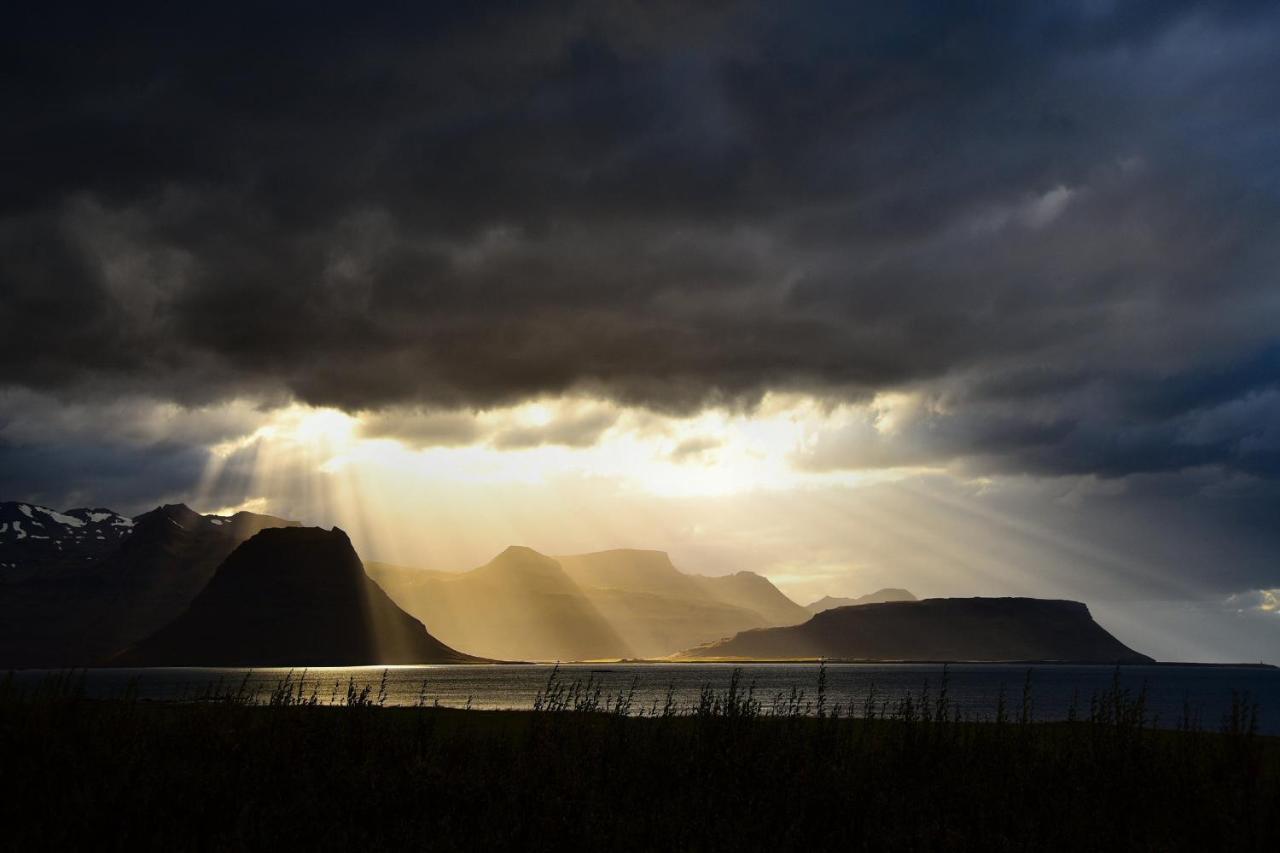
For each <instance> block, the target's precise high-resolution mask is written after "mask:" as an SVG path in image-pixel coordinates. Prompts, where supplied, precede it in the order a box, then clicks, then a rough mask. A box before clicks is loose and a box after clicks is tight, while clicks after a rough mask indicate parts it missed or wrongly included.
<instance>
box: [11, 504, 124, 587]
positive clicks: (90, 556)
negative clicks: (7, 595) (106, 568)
mask: <svg viewBox="0 0 1280 853" xmlns="http://www.w3.org/2000/svg"><path fill="white" fill-rule="evenodd" d="M132 532H133V519H131V518H125V517H124V516H122V515H119V514H117V513H115V512H113V511H111V510H109V509H88V508H80V509H69V510H67V511H66V512H58V511H57V510H52V509H49V508H48V507H44V506H40V505H39V504H31V503H18V502H11V501H6V502H0V583H15V582H20V581H23V580H26V579H27V578H31V577H47V576H49V575H51V574H53V575H56V574H61V573H64V572H67V571H74V570H76V569H82V568H84V567H85V566H86V564H88V563H90V562H92V561H93V560H96V559H98V558H100V557H101V556H102V555H104V554H106V553H108V552H110V551H111V550H112V549H113V548H115V547H116V546H117V545H119V544H120V542H121V540H123V539H124V538H125V537H126V536H128V535H129V534H130V533H132Z"/></svg>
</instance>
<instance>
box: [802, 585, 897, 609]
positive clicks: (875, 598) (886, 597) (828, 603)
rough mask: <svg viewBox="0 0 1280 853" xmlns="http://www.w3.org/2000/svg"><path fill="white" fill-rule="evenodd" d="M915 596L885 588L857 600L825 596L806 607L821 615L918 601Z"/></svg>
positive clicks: (892, 588) (861, 596)
mask: <svg viewBox="0 0 1280 853" xmlns="http://www.w3.org/2000/svg"><path fill="white" fill-rule="evenodd" d="M918 600H919V599H917V598H916V597H915V596H914V595H912V594H911V593H910V592H908V591H907V590H905V589H896V588H894V587H885V588H884V589H878V590H876V591H875V592H869V593H867V594H866V595H860V596H858V597H857V598H840V597H838V596H834V595H824V596H823V597H822V598H819V599H818V600H817V601H814V602H812V603H811V604H808V605H806V606H805V609H806V610H808V611H809V612H810V613H821V612H822V611H824V610H833V609H835V608H837V607H853V606H854V605H857V604H882V603H884V602H886V601H918Z"/></svg>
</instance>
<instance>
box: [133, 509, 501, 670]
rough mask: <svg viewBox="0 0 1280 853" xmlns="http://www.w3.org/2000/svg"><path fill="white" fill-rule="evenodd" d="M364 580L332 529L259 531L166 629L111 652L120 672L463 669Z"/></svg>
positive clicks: (461, 657)
mask: <svg viewBox="0 0 1280 853" xmlns="http://www.w3.org/2000/svg"><path fill="white" fill-rule="evenodd" d="M476 660H477V659H476V658H472V657H470V656H469V655H465V654H462V653H460V652H458V651H455V650H454V649H452V648H450V647H448V646H446V645H445V644H444V643H441V642H440V641H439V640H437V639H436V638H435V637H433V636H431V635H430V634H429V633H427V630H426V628H425V627H424V626H423V624H422V623H421V622H419V621H418V620H417V619H414V618H413V617H412V616H410V615H409V614H407V613H405V612H404V611H403V610H401V609H400V608H399V607H397V606H396V605H395V603H394V602H392V601H391V599H390V598H388V597H387V595H386V593H384V592H383V591H382V589H381V587H379V586H378V585H377V584H376V583H374V582H373V581H372V580H371V579H370V578H369V577H368V575H366V574H365V571H364V566H363V565H362V564H361V562H360V558H359V557H358V556H356V552H355V550H354V549H353V548H352V547H351V541H350V540H349V539H348V538H347V535H346V534H345V533H343V532H342V531H341V530H339V529H337V528H334V529H333V530H322V529H320V528H315V527H298V528H288V529H275V530H264V531H262V532H260V533H258V534H257V535H256V536H254V537H253V538H251V539H249V540H248V541H247V542H245V543H244V544H242V545H240V546H239V547H238V548H236V550H235V551H234V552H233V553H232V554H231V556H229V557H228V558H227V559H226V561H225V562H223V563H222V565H221V566H219V567H218V570H217V572H216V573H215V574H214V576H213V579H212V580H211V581H209V584H208V586H206V587H205V588H204V590H202V591H201V592H200V594H199V595H197V596H196V597H195V599H194V600H193V601H192V602H191V606H190V607H189V608H187V610H186V611H185V612H184V613H183V614H182V615H180V616H179V617H178V618H177V619H175V620H174V621H173V622H172V623H170V624H169V625H166V626H165V627H164V628H161V629H160V630H159V631H157V632H156V633H155V634H153V635H151V636H149V637H147V638H146V639H144V640H142V641H141V642H139V643H137V644H136V645H134V646H133V647H132V648H130V649H128V650H126V651H125V652H123V653H122V654H120V655H118V656H116V658H115V659H114V660H113V663H115V664H118V665H122V666H126V665H127V666H325V665H329V666H359V665H365V664H415V663H463V662H474V661H476Z"/></svg>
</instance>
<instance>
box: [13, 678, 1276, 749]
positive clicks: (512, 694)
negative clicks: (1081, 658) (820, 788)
mask: <svg viewBox="0 0 1280 853" xmlns="http://www.w3.org/2000/svg"><path fill="white" fill-rule="evenodd" d="M735 669H737V670H739V679H738V689H739V691H740V692H745V691H748V690H749V691H751V694H752V696H753V698H754V699H755V700H757V701H759V702H761V703H762V704H763V706H764V708H765V710H766V712H767V711H768V710H769V709H770V708H771V707H772V706H773V705H774V704H775V703H776V702H778V701H779V700H781V701H783V702H785V701H787V700H788V699H789V698H791V697H792V696H793V695H794V696H795V697H796V698H797V699H798V700H799V702H800V704H801V706H802V707H804V708H806V709H807V710H808V711H809V712H814V711H816V701H817V695H818V679H819V667H818V665H817V664H809V663H806V664H796V663H743V664H730V663H714V664H655V663H610V664H563V665H560V666H559V667H558V670H557V672H556V675H555V677H556V678H557V679H558V680H559V681H560V682H562V683H566V684H568V683H572V682H574V681H575V680H576V681H578V682H580V683H582V684H583V685H585V684H586V683H587V682H588V681H590V683H591V685H592V689H593V691H594V689H595V688H596V687H599V688H600V690H601V700H602V703H606V704H607V703H610V702H611V701H612V700H614V699H616V698H617V697H618V696H619V695H624V696H625V695H629V696H630V697H631V701H630V711H631V713H636V714H638V713H641V712H645V713H649V712H652V711H653V710H655V709H656V710H658V711H661V709H662V708H663V706H664V705H665V704H666V702H667V700H668V696H670V697H671V699H672V701H673V702H674V703H675V705H676V706H677V707H678V708H681V709H686V710H687V709H690V708H692V707H694V706H696V704H697V702H698V699H699V696H700V695H701V693H702V690H703V688H704V687H709V688H711V689H712V690H715V691H719V692H722V693H723V691H725V690H726V689H727V688H728V686H729V683H730V680H731V678H732V677H733V673H734V670H735ZM552 670H553V666H552V665H549V664H548V665H542V664H532V665H531V664H523V665H514V664H513V665H505V664H497V665H481V666H460V665H437V666H393V667H311V668H303V667H298V668H296V669H293V670H290V669H284V668H269V669H253V670H250V669H240V668H205V667H174V668H148V669H90V670H87V671H86V672H84V673H83V678H84V688H85V690H86V692H87V693H88V694H89V695H90V696H94V697H109V696H119V695H132V696H136V697H138V698H140V699H145V700H156V701H200V700H201V699H204V698H206V697H208V696H209V695H210V694H211V693H223V694H226V693H241V694H242V695H245V696H247V697H249V698H250V699H251V700H254V701H260V702H265V701H267V700H268V699H269V698H270V695H271V693H272V691H273V690H274V689H275V688H276V687H277V686H278V685H279V684H280V683H281V680H282V679H284V678H286V677H288V678H290V680H291V681H292V683H293V684H294V685H295V687H294V693H295V695H298V693H299V688H298V687H297V685H298V684H301V689H300V690H301V695H302V697H303V698H304V699H309V698H310V697H311V696H312V695H314V696H315V697H316V699H317V701H319V702H321V703H326V704H327V703H339V704H340V703H342V702H344V701H346V698H347V692H348V687H349V686H350V687H351V688H352V689H354V690H355V691H356V692H357V693H359V692H360V691H362V690H364V688H365V687H368V688H369V698H370V699H372V700H373V701H379V700H381V701H383V702H384V704H386V705H419V704H425V705H437V704H438V705H441V706H446V707H453V708H472V709H476V710H496V709H527V708H532V707H533V705H534V701H535V697H536V696H537V695H538V693H539V692H540V691H545V690H546V687H547V682H548V679H549V678H550V677H551V675H552ZM47 677H49V673H48V672H42V671H39V670H25V671H20V672H18V673H15V674H14V678H15V681H16V684H17V685H18V686H19V687H30V686H34V685H35V684H38V683H39V682H40V681H41V680H42V679H45V678H47ZM76 677H77V678H79V677H80V674H79V673H77V675H76ZM825 679H826V688H825V705H826V708H827V709H828V710H831V709H832V708H833V707H834V706H836V705H839V706H841V708H842V709H844V711H845V712H846V713H847V712H848V711H849V709H852V710H853V712H854V713H855V714H858V715H862V714H863V713H865V711H866V710H867V709H868V708H869V707H874V708H875V709H876V710H877V711H880V710H882V709H885V708H887V709H888V710H889V711H892V710H893V708H894V707H895V706H896V704H897V703H898V702H899V701H900V700H901V699H903V698H904V697H906V696H908V695H910V696H912V697H913V699H917V700H918V699H920V698H921V696H922V695H925V694H927V696H928V701H929V703H930V705H931V707H932V705H933V703H934V702H936V700H937V698H938V694H939V691H940V690H942V688H943V686H944V683H945V686H946V691H947V699H948V703H949V707H950V708H952V709H953V712H954V710H956V709H958V710H959V712H960V713H961V714H962V715H964V716H966V717H971V718H976V719H984V718H985V719H991V718H994V717H995V716H996V714H997V709H998V707H999V706H1000V705H1001V704H1002V703H1003V705H1004V706H1005V708H1006V709H1007V713H1008V714H1009V716H1011V717H1013V718H1016V717H1018V716H1019V715H1020V714H1021V713H1022V708H1023V697H1024V692H1025V694H1026V695H1027V696H1029V697H1030V702H1029V711H1030V714H1031V716H1032V718H1033V719H1035V720H1041V721H1049V720H1063V719H1067V718H1068V717H1069V716H1070V715H1071V713H1072V708H1073V707H1074V708H1075V713H1076V715H1077V716H1081V717H1084V716H1087V715H1088V713H1089V707H1090V702H1091V699H1092V698H1093V697H1095V696H1101V695H1102V694H1103V693H1104V692H1105V691H1108V690H1111V689H1113V688H1114V687H1116V686H1117V684H1118V686H1119V688H1120V689H1122V690H1128V691H1130V698H1136V697H1137V696H1138V694H1139V693H1142V694H1143V695H1144V697H1145V702H1146V709H1147V712H1148V714H1149V715H1150V716H1151V717H1153V718H1154V724H1155V725H1158V726H1163V727H1176V726H1179V725H1181V724H1182V723H1183V722H1184V721H1185V720H1187V719H1188V715H1190V718H1191V720H1192V722H1194V723H1195V724H1197V725H1199V726H1200V727H1202V728H1206V729H1214V728H1218V727H1219V726H1220V725H1221V724H1222V722H1223V719H1224V716H1225V715H1226V714H1228V713H1229V711H1230V709H1231V707H1232V704H1233V701H1235V700H1236V697H1239V698H1241V699H1242V700H1243V701H1245V702H1247V703H1250V704H1255V703H1256V705H1257V706H1258V730H1259V731H1260V732H1262V733H1266V734H1280V670H1277V669H1273V668H1267V667H1249V666H1194V665H1176V664H1163V665H1157V666H1122V667H1113V666H1083V665H1045V664H1036V665H1027V664H972V663H956V664H949V665H947V666H946V667H945V670H944V667H943V665H942V664H924V663H900V664H894V663H874V664H872V663H831V664H827V666H826V673H825ZM793 691H794V694H793Z"/></svg>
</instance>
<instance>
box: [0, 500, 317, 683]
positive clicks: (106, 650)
mask: <svg viewBox="0 0 1280 853" xmlns="http://www.w3.org/2000/svg"><path fill="white" fill-rule="evenodd" d="M5 506H15V507H17V508H18V509H17V511H18V512H19V513H20V514H21V515H22V517H24V518H25V517H27V512H31V513H32V514H33V515H37V516H40V517H41V518H42V520H43V521H44V522H45V524H44V527H45V529H47V530H50V540H48V541H62V542H64V543H66V544H64V548H63V549H62V550H64V551H67V550H70V549H71V548H73V547H74V546H75V539H77V538H84V536H82V535H81V536H78V535H77V534H83V533H84V531H86V530H91V529H92V528H90V526H89V525H90V524H91V523H101V524H106V525H108V526H110V527H114V528H117V529H119V530H120V531H122V532H120V533H119V534H118V535H115V536H113V537H111V538H107V534H104V538H103V540H102V541H101V542H100V541H99V540H98V539H97V538H96V536H95V537H93V540H92V550H91V551H89V552H85V553H81V554H78V555H76V558H74V559H70V560H63V559H54V558H52V557H50V556H49V555H48V553H47V552H42V553H38V554H34V555H28V556H29V559H28V560H27V561H26V562H23V563H20V564H19V566H20V571H19V574H20V575H21V578H22V579H21V580H17V581H15V582H12V583H8V584H5V585H3V587H0V666H10V667H61V666H86V665H90V664H94V663H99V662H101V661H102V660H103V659H104V658H106V657H107V656H109V655H111V654H114V653H115V652H118V651H120V650H121V649H122V648H124V647H125V646H127V645H128V644H129V643H132V642H134V641H136V640H138V639H139V638H140V637H143V636H146V635H147V634H149V633H151V632H152V631H155V630H156V629H158V628H159V627H161V626H162V625H164V624H166V623H168V622H169V621H170V620H172V619H173V618H174V617H176V616H177V615H178V614H179V613H181V612H182V611H183V609H185V608H186V606H187V605H188V604H190V603H191V600H192V599H193V598H195V596H196V594H197V593H199V592H200V590H201V589H203V588H204V586H205V584H207V583H208V582H209V579H210V578H211V577H212V576H213V572H214V570H215V569H216V568H217V566H218V564H219V563H221V562H222V561H223V560H224V559H226V557H227V556H228V555H229V554H230V553H231V552H232V551H233V550H235V548H236V546H237V545H239V544H240V543H241V542H243V541H244V540H245V539H247V538H248V537H250V536H252V535H253V534H254V533H256V532H258V531H259V530H262V529H264V528H268V527H283V526H289V525H296V524H297V522H295V521H286V520H284V519H280V518H275V517H273V516H268V515H257V514H254V513H247V512H242V513H237V514H235V515H233V516H229V517H222V516H204V515H200V514H199V513H196V512H194V511H192V510H191V509H190V508H188V507H186V506H184V505H182V504H171V505H168V506H163V507H157V508H156V509H154V510H152V511H150V512H147V513H143V514H142V515H139V516H137V517H136V518H134V519H124V518H123V517H122V516H119V515H118V514H115V513H111V512H110V510H70V511H68V512H67V513H52V512H51V511H50V513H49V514H46V513H44V512H43V511H40V512H38V511H37V509H36V508H33V507H30V506H29V505H21V504H17V505H5ZM22 506H28V509H27V510H23V509H22V508H21V507H22ZM108 514H109V515H108ZM56 516H63V519H59V518H57V517H56ZM95 516H97V517H99V518H98V519H97V521H96V522H95V521H94V517H95ZM65 518H76V519H78V520H81V521H82V522H83V526H82V527H77V526H75V525H74V524H71V523H70V522H67V521H65V520H64V519H65ZM126 522H127V523H126ZM19 524H20V527H19V529H20V530H21V531H25V532H28V534H29V533H30V530H31V529H32V528H31V527H28V526H26V525H21V522H19ZM55 524H56V525H57V527H53V526H52V525H55ZM8 530H9V532H12V530H13V528H12V526H10V527H9V528H8ZM55 533H56V534H57V539H55V538H54V534H55ZM25 541H26V540H25V539H23V540H16V541H15V542H12V543H9V544H11V545H21V544H22V542H25ZM37 541H41V542H43V541H44V540H37ZM57 550H59V549H57V548H54V551H55V552H56V551H57ZM20 559H24V558H23V556H22V555H21V554H19V553H18V552H17V551H14V550H13V549H12V548H9V547H8V546H6V545H5V544H3V543H0V561H2V562H7V563H12V562H15V561H17V560H20Z"/></svg>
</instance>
